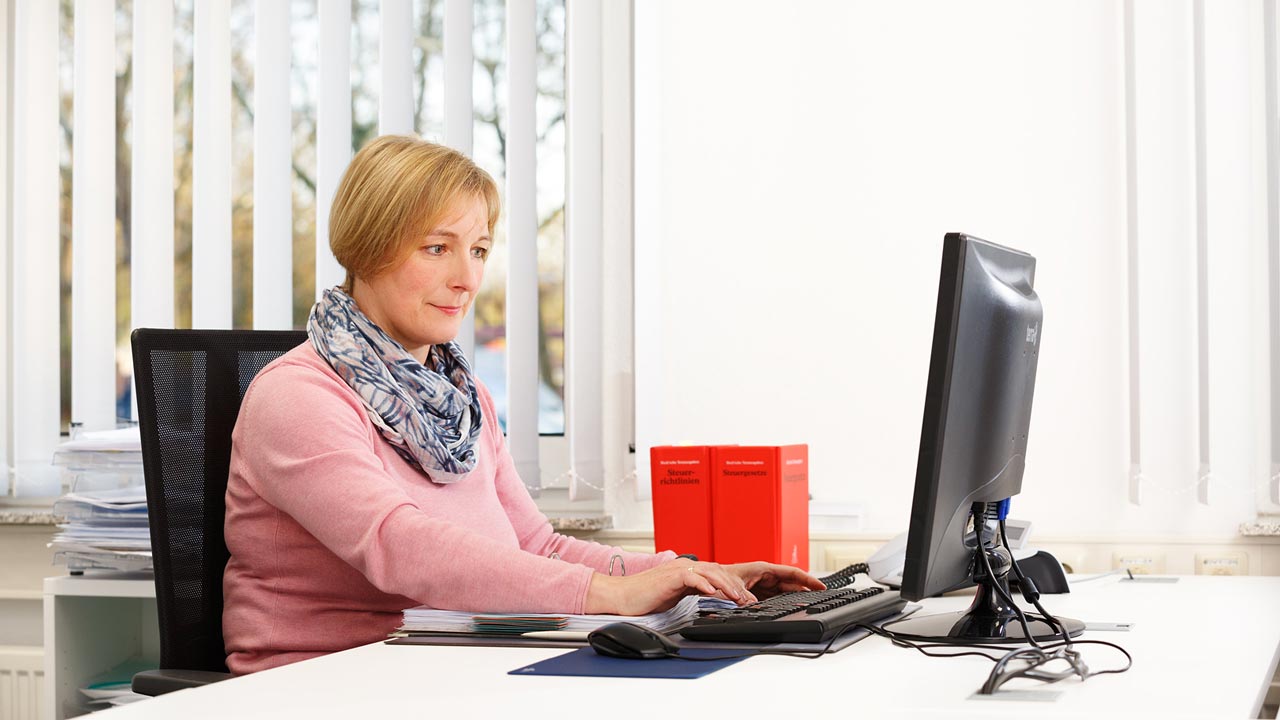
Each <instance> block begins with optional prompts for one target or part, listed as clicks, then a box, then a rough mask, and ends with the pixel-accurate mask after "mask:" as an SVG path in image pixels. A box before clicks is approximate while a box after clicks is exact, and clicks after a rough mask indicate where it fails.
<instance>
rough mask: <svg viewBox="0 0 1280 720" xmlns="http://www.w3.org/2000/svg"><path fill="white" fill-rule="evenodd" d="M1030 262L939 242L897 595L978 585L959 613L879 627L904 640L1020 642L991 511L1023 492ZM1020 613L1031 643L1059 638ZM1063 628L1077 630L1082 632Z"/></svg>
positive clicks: (1006, 561)
mask: <svg viewBox="0 0 1280 720" xmlns="http://www.w3.org/2000/svg"><path fill="white" fill-rule="evenodd" d="M1035 268H1036V261H1035V258H1033V257H1032V256H1030V255H1028V254H1027V253H1024V252H1020V251H1018V250H1013V249H1010V248H1006V247H1001V246H999V245H996V244H994V243H989V242H986V241H984V240H980V239H978V238H975V237H971V236H968V235H964V234H961V233H950V234H948V235H947V236H946V237H945V238H944V239H943V249H942V276H941V279H940V280H939V283H938V307H937V314H936V316H935V318H934V327H933V354H932V356H931V358H930V361H929V385H928V390H927V391H926V393H925V403H924V422H923V425H922V428H921V431H920V454H919V459H918V461H917V465H916V484H915V496H914V500H913V502H912V506H911V525H910V527H909V528H908V531H907V553H906V561H905V564H904V566H903V571H902V590H901V592H902V596H903V597H905V598H906V599H908V600H920V599H922V598H925V597H930V596H933V595H937V594H939V593H943V592H946V591H949V590H954V589H956V588H959V587H963V586H965V585H968V584H971V583H976V584H977V585H978V592H977V596H976V597H975V599H974V603H973V605H972V606H971V607H970V608H969V610H968V611H966V612H962V613H945V614H942V615H931V616H926V617H919V618H917V617H910V618H906V619H904V620H901V621H898V622H895V623H891V624H889V625H886V628H887V629H890V630H892V631H893V632H894V633H896V634H898V635H900V636H903V637H906V638H908V639H911V638H914V639H921V640H930V641H941V642H993V641H994V642H1024V641H1025V633H1024V632H1023V629H1022V626H1021V623H1020V622H1019V620H1018V616H1017V613H1016V612H1015V611H1014V609H1013V608H1012V607H1010V605H1009V602H1008V601H1006V600H1005V599H1004V598H1007V597H1011V596H1010V595H1009V594H1008V592H1007V591H1008V581H1007V578H1006V575H1007V573H1008V571H1009V569H1010V566H1011V564H1012V557H1011V555H1010V554H1009V552H1008V551H1007V550H1006V549H1005V548H1003V547H1000V542H999V528H998V524H997V517H1002V513H1003V512H1004V510H1003V508H1005V507H1007V504H1004V505H1001V502H1002V501H1004V500H1007V499H1008V498H1009V497H1011V496H1013V495H1016V494H1017V493H1018V492H1019V491H1021V489H1022V472H1023V468H1024V467H1025V461H1026V452H1027V429H1028V426H1029V425H1030V422H1031V397H1032V391H1033V389H1034V387H1035V379H1036V360H1037V357H1038V355H1039V350H1040V329H1041V317H1042V310H1041V306H1040V298H1039V297H1037V296H1036V292H1035V289H1034V287H1033V284H1034V280H1035ZM980 553H981V554H980ZM983 554H985V556H986V557H985V559H984V557H983ZM988 568H990V569H991V572H990V573H988ZM996 584H999V588H997V587H996ZM1001 589H1003V590H1004V591H1005V593H1004V595H1003V596H1002V595H1001V593H1000V590H1001ZM1026 619H1027V620H1028V621H1029V627H1030V629H1031V632H1032V635H1033V637H1035V638H1036V639H1037V640H1039V639H1050V638H1052V637H1055V636H1058V631H1057V630H1056V629H1055V628H1054V627H1053V626H1052V625H1050V624H1049V623H1047V622H1044V621H1042V620H1034V619H1032V617H1031V616H1029V615H1028V616H1027V618H1026ZM1067 623H1068V625H1069V627H1068V630H1069V631H1070V632H1071V634H1073V635H1076V634H1079V632H1080V631H1081V630H1082V629H1083V625H1082V624H1080V623H1078V622H1076V621H1071V620H1067Z"/></svg>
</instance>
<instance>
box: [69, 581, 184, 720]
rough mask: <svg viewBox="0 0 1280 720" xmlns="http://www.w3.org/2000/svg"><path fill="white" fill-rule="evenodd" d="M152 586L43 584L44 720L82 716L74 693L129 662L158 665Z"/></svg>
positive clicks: (140, 583)
mask: <svg viewBox="0 0 1280 720" xmlns="http://www.w3.org/2000/svg"><path fill="white" fill-rule="evenodd" d="M155 597H156V592H155V581H154V580H153V579H151V578H150V577H140V576H131V575H128V574H123V573H122V574H110V575H102V574H95V575H90V576H81V577H70V576H63V577H50V578H45V580H44V673H45V678H44V689H45V703H44V706H45V713H46V720H47V718H53V720H62V718H66V717H71V716H73V715H77V714H79V713H80V712H81V711H82V709H81V708H82V706H83V702H82V697H81V694H80V688H81V687H83V686H84V685H85V683H86V682H87V681H88V680H89V679H90V678H93V677H95V676H98V675H100V674H102V673H105V672H107V671H109V670H111V669H112V668H115V667H116V666H118V665H120V664H121V663H123V662H125V661H128V660H131V659H139V658H140V659H142V660H144V661H149V662H151V663H153V664H154V665H159V661H160V634H159V623H158V622H157V620H156V599H155Z"/></svg>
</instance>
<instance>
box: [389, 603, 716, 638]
mask: <svg viewBox="0 0 1280 720" xmlns="http://www.w3.org/2000/svg"><path fill="white" fill-rule="evenodd" d="M697 613H698V598H697V597H696V596H689V597H686V598H684V599H683V600H681V601H680V602H679V603H677V604H676V606H675V607H673V608H671V609H670V610H667V611H666V612H660V613H652V614H650V615H637V616H626V617H624V616H621V615H564V614H554V613H546V614H541V613H522V614H503V613H492V614H477V613H471V612H458V611H454V610H436V609H434V608H429V607H427V606H425V605H421V606H418V607H415V608H409V609H408V610H405V611H404V622H403V624H402V625H401V626H400V628H399V630H397V632H396V634H397V635H412V634H415V633H474V634H481V635H522V634H524V633H526V632H536V631H544V630H564V631H570V632H590V631H592V630H595V629H596V628H598V627H600V626H602V625H608V624H609V623H615V622H621V621H626V622H633V623H637V624H640V625H644V626H646V627H649V628H652V629H654V630H657V631H658V632H667V631H669V630H672V629H674V628H677V627H681V626H683V625H685V624H686V623H688V622H689V621H690V620H691V619H692V618H693V616H694V615H696V614H697Z"/></svg>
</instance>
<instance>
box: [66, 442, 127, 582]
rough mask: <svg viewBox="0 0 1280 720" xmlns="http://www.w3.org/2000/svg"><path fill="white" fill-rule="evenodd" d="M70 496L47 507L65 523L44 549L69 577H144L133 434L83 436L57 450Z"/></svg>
mask: <svg viewBox="0 0 1280 720" xmlns="http://www.w3.org/2000/svg"><path fill="white" fill-rule="evenodd" d="M53 464H54V465H58V466H60V467H62V469H63V479H64V485H65V486H66V487H67V488H68V489H69V490H70V492H68V493H67V494H66V495H63V496H62V497H61V498H59V499H58V500H57V502H55V503H54V504H53V512H54V514H56V515H61V516H62V517H63V518H64V519H65V523H64V524H62V525H59V527H60V528H62V532H60V533H58V534H57V535H55V536H54V538H53V542H51V543H50V544H49V546H50V547H52V548H53V549H54V555H53V560H54V562H55V563H61V564H63V565H66V566H67V569H68V570H70V571H71V572H73V573H74V572H82V571H84V570H90V569H103V570H125V571H135V572H136V571H150V570H151V569H152V565H151V533H150V531H149V529H148V524H147V494H146V488H144V487H143V476H142V443H141V441H140V439H139V435H138V428H136V427H132V428H124V429H121V430H105V431H102V432H85V433H79V434H77V436H76V437H75V438H74V439H72V440H70V441H68V442H65V443H62V444H61V445H59V446H58V449H57V451H55V452H54V454H53Z"/></svg>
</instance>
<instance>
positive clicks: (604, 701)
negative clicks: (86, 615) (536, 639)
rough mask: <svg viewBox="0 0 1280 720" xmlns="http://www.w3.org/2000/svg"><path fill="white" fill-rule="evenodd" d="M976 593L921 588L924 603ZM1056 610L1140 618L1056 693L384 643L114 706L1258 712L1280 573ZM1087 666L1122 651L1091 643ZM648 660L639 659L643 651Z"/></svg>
mask: <svg viewBox="0 0 1280 720" xmlns="http://www.w3.org/2000/svg"><path fill="white" fill-rule="evenodd" d="M968 601H969V598H965V597H948V598H937V599H933V600H929V601H927V602H926V603H925V608H924V609H923V610H922V611H921V612H930V611H933V612H936V611H940V610H952V609H958V608H962V607H964V606H965V605H967V604H968ZM1045 604H1046V606H1047V607H1048V609H1049V610H1050V611H1052V612H1056V613H1060V614H1062V615H1064V616H1070V617H1075V618H1078V619H1081V620H1085V621H1111V622H1121V621H1127V622H1133V623H1135V626H1134V628H1133V630H1132V631H1131V632H1106V633H1102V632H1094V633H1087V634H1086V637H1093V638H1098V639H1104V640H1111V641H1113V642H1118V643H1120V644H1122V645H1124V646H1125V647H1126V648H1127V649H1128V650H1129V651H1130V652H1131V653H1132V654H1133V656H1134V667H1133V669H1132V670H1130V671H1129V672H1128V673H1126V674H1123V675H1103V676H1100V677H1095V678H1092V679H1090V680H1088V681H1087V682H1084V683H1081V682H1079V681H1078V680H1067V681H1063V682H1060V683H1057V684H1055V685H1041V684H1039V683H1033V682H1032V681H1015V682H1014V683H1010V685H1009V686H1007V687H1010V688H1017V687H1023V688H1029V689H1032V690H1037V691H1053V690H1057V691H1061V695H1060V696H1059V697H1058V699H1057V700H1056V701H1051V702H1038V701H1037V702H1033V701H993V700H973V699H970V696H971V695H972V694H973V692H974V690H976V689H977V688H978V687H979V685H981V683H982V681H983V680H984V679H985V677H986V675H987V672H988V671H989V669H990V667H991V664H990V663H989V662H988V661H985V660H982V659H980V658H949V659H937V658H927V657H924V656H922V655H920V654H919V653H917V652H916V651H914V650H908V649H903V648H896V647H893V646H892V645H890V644H889V643H888V642H887V641H885V640H883V639H881V638H869V639H867V640H864V641H863V642H861V643H858V644H856V645H854V646H852V647H850V648H848V649H846V650H844V651H842V652H840V653H838V654H835V655H831V656H828V657H824V658H822V659H820V660H804V659H798V658H788V657H755V658H750V659H748V660H746V661H744V662H741V663H738V664H736V665H733V666H731V667H728V668H726V669H724V670H720V671H719V672H715V673H712V674H711V675H708V676H706V677H704V678H702V679H700V680H651V679H610V678H557V677H525V676H519V677H518V676H511V675H507V674H506V673H507V671H509V670H513V669H515V668H517V667H520V666H522V665H526V664H528V663H530V662H535V661H537V660H540V659H542V658H546V657H551V656H553V655H555V654H558V653H561V652H563V651H562V650H547V649H533V648H529V649H524V648H458V647H417V646H415V647H404V646H390V645H384V644H381V643H378V644H373V645H367V646H364V647H360V648H355V649H353V650H348V651H346V652H343V653H337V654H334V655H329V656H327V657H322V658H317V659H315V660H309V661H306V662H302V663H298V664H296V665H292V666H286V667H283V668H278V669H275V670H269V671H266V672H263V673H259V674H257V675H251V676H247V677H243V678H236V679H234V680H230V681H226V682H223V683H218V684H215V685H211V686H207V687H204V688H200V689H196V690H186V691H182V692H178V693H174V694H171V695H167V696H163V697H160V698H156V699H153V700H147V701H143V702H141V703H138V704H136V705H132V706H128V707H123V708H119V709H116V710H112V711H108V712H107V714H106V716H102V715H97V716H95V717H104V718H105V719H106V720H127V718H130V717H132V718H176V717H181V718H184V719H185V718H214V717H217V718H225V717H236V718H278V717H299V716H302V717H315V718H351V717H359V718H365V719H366V720H380V719H381V718H400V717H437V718H439V717H450V716H456V717H510V718H514V717H521V718H523V717H610V718H627V717H657V718H666V717H694V716H699V715H700V716H704V717H723V716H731V717H746V716H750V717H760V716H761V715H762V714H768V715H774V714H777V715H813V714H815V713H818V712H822V711H824V710H825V711H826V712H838V713H840V714H841V715H845V714H852V715H853V716H855V717H857V716H863V717H884V716H906V717H943V716H945V717H954V716H973V717H990V716H1016V717H1020V718H1025V717H1029V716H1035V717H1097V716H1105V717H1111V716H1119V715H1133V714H1159V715H1161V716H1162V717H1194V718H1205V717H1231V718H1245V717H1254V716H1255V714H1256V713H1257V711H1258V708H1259V707H1260V704H1261V702H1262V698H1263V696H1264V694H1265V692H1266V689H1267V686H1268V684H1269V683H1270V680H1271V678H1272V676H1273V674H1274V673H1275V670H1276V665H1277V660H1278V659H1280V577H1222V578H1214V577H1182V578H1180V579H1179V581H1178V582H1177V583H1176V584H1148V583H1133V582H1127V581H1123V582H1122V581H1120V579H1119V578H1118V577H1115V576H1113V577H1108V578H1102V579H1100V580H1095V581H1093V582H1086V583H1079V584H1077V585H1076V587H1075V590H1074V591H1073V592H1072V593H1071V594H1070V595H1050V596H1046V603H1045ZM1086 658H1087V659H1088V661H1089V662H1090V665H1091V666H1093V667H1095V668H1096V669H1102V668H1104V667H1109V666H1115V665H1117V664H1119V663H1120V662H1122V660H1123V658H1122V657H1120V656H1119V654H1118V653H1115V652H1114V651H1111V650H1105V649H1098V650H1092V649H1091V650H1088V651H1086ZM637 662H643V661H637Z"/></svg>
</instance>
